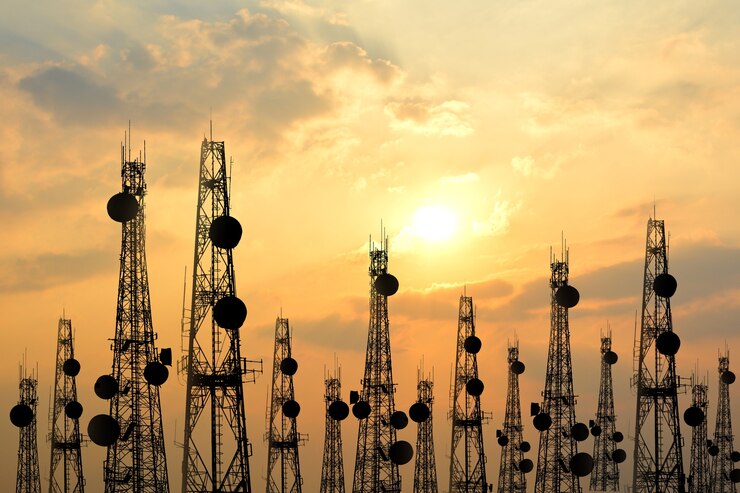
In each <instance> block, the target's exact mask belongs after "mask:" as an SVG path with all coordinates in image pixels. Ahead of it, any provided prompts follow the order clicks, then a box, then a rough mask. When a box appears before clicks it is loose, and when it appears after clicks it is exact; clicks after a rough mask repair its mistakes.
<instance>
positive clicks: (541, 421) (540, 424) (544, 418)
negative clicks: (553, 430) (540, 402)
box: [532, 413, 552, 431]
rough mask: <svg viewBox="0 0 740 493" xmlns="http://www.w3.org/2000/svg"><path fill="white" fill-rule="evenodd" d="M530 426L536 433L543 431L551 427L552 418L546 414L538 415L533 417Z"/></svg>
mask: <svg viewBox="0 0 740 493" xmlns="http://www.w3.org/2000/svg"><path fill="white" fill-rule="evenodd" d="M532 424H534V427H535V428H536V429H537V430H538V431H545V430H547V429H549V428H550V426H552V418H551V417H550V415H549V414H548V413H540V414H538V415H537V416H535V417H534V419H533V420H532Z"/></svg>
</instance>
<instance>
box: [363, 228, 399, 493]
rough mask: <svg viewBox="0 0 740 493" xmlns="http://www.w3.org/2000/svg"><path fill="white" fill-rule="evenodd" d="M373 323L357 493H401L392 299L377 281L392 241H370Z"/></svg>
mask: <svg viewBox="0 0 740 493" xmlns="http://www.w3.org/2000/svg"><path fill="white" fill-rule="evenodd" d="M369 254H370V268H369V271H368V273H369V275H370V322H369V327H368V334H367V350H366V353H365V375H364V378H363V379H362V391H361V392H360V400H362V401H366V402H367V403H368V404H370V415H369V416H368V417H367V418H366V419H362V420H360V424H359V432H358V435H357V453H356V456H355V470H354V480H353V483H352V491H353V493H377V492H381V491H382V492H387V493H400V492H401V477H400V476H399V474H398V465H397V464H395V463H393V462H391V461H390V459H389V457H388V453H389V449H390V446H391V445H392V444H393V443H395V442H396V430H395V428H393V427H392V426H391V425H390V417H391V414H393V412H394V411H395V404H394V394H395V392H396V386H395V384H394V383H393V367H392V365H391V336H390V322H389V320H388V297H387V296H384V295H382V294H380V293H379V292H378V291H377V289H376V288H375V279H376V278H377V277H378V276H380V275H381V274H386V273H387V272H388V238H387V237H386V238H384V239H383V241H382V244H381V245H377V244H376V243H373V241H372V238H371V239H370V252H369Z"/></svg>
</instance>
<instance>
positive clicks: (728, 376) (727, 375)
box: [719, 370, 735, 385]
mask: <svg viewBox="0 0 740 493" xmlns="http://www.w3.org/2000/svg"><path fill="white" fill-rule="evenodd" d="M719 378H720V380H722V383H726V384H727V385H732V384H733V383H735V374H734V373H733V372H731V371H730V370H725V371H724V372H723V373H722V376H721V377H719Z"/></svg>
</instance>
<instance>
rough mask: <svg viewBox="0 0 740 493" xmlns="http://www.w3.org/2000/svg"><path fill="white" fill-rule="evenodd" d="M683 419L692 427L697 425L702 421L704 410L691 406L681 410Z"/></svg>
mask: <svg viewBox="0 0 740 493" xmlns="http://www.w3.org/2000/svg"><path fill="white" fill-rule="evenodd" d="M683 420H684V421H685V422H686V424H687V425H689V426H691V427H692V428H693V427H696V426H699V425H700V424H702V423H703V422H704V411H702V409H701V408H700V407H697V406H691V407H689V408H687V409H686V410H685V411H684V412H683Z"/></svg>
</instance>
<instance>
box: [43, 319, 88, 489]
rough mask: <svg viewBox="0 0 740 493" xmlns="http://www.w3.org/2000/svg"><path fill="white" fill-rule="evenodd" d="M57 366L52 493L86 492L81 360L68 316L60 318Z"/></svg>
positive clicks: (50, 473) (52, 452)
mask: <svg viewBox="0 0 740 493" xmlns="http://www.w3.org/2000/svg"><path fill="white" fill-rule="evenodd" d="M54 367H55V372H54V395H53V397H52V400H51V404H50V407H51V433H50V434H49V436H50V439H51V461H50V464H51V467H50V468H49V469H50V472H49V493H84V491H85V479H84V477H83V474H82V452H81V448H80V447H81V445H82V438H81V435H80V422H79V418H80V416H81V413H82V406H81V405H80V403H79V402H78V401H77V383H76V379H75V377H76V376H77V374H78V373H79V371H80V363H79V362H78V361H77V360H76V359H75V351H74V339H73V334H72V321H71V320H69V319H67V318H64V317H62V318H60V319H59V327H58V330H57V355H56V364H55V365H54Z"/></svg>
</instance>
